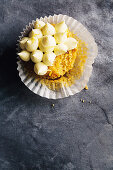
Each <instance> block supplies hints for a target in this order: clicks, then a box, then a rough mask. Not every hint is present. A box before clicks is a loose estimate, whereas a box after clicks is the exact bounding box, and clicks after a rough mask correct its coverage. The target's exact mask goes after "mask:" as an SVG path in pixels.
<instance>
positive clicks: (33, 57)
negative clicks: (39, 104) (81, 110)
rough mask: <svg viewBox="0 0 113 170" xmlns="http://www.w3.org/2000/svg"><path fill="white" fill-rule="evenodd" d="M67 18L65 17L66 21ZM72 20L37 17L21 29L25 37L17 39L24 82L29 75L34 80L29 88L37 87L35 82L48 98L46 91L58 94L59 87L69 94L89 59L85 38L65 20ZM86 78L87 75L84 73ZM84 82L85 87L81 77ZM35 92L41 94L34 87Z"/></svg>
mask: <svg viewBox="0 0 113 170" xmlns="http://www.w3.org/2000/svg"><path fill="white" fill-rule="evenodd" d="M56 18H57V22H56V20H55V19H56ZM66 18H68V19H67V20H66ZM58 20H59V21H58ZM71 20H74V19H72V18H70V17H68V16H63V15H58V16H57V15H54V16H53V17H52V16H50V17H48V18H47V17H45V19H42V18H41V19H40V20H39V19H36V21H35V22H33V23H32V25H30V26H29V27H28V29H26V30H25V31H24V35H25V36H22V38H21V39H20V40H19V49H18V51H19V52H18V56H19V60H20V62H18V63H19V64H21V66H22V67H21V68H22V69H23V70H24V71H25V72H26V73H27V77H28V78H27V79H26V76H25V79H24V82H25V81H26V80H27V81H28V79H29V78H30V80H31V79H33V81H32V82H29V83H31V84H32V85H31V86H32V88H31V87H30V89H31V90H32V91H34V89H36V88H37V87H36V82H37V86H39V83H40V86H41V89H40V90H41V91H42V93H43V95H42V96H44V93H45V95H46V96H44V97H47V98H50V97H49V96H50V94H49V93H54V95H56V96H57V94H60V93H61V91H62V90H63V91H67V89H68V94H63V97H67V95H70V94H69V93H71V95H72V94H73V93H74V92H72V90H71V88H73V85H74V86H76V84H77V83H78V81H79V80H80V79H81V78H82V76H83V73H84V71H85V64H86V61H88V45H87V42H88V41H86V42H85V41H84V40H82V38H81V37H79V36H78V35H77V33H78V30H77V32H76V29H75V30H74V31H73V30H71V24H72V23H71V22H68V21H71ZM66 22H67V24H66ZM74 22H75V20H74ZM69 23H70V24H69ZM72 25H73V24H72ZM75 25H77V23H76V24H75ZM75 28H76V26H75ZM89 38H90V37H89ZM93 43H94V42H93ZM94 45H95V44H94ZM93 58H94V57H93ZM91 67H92V64H91ZM89 70H90V69H89ZM23 74H24V73H23ZM28 75H29V76H28ZM86 77H88V76H87V75H86ZM83 82H84V87H85V85H86V82H85V81H84V80H83ZM82 88H83V85H82ZM45 89H46V91H45ZM69 90H70V92H69ZM78 91H79V89H78ZM78 91H77V92H78ZM35 93H37V94H39V95H40V91H39V90H38V91H37V92H36V90H35ZM47 94H48V96H47ZM74 94H75V93H74ZM64 95H65V96H64ZM60 96H62V93H61V94H60ZM51 98H55V97H51ZM56 98H59V97H56ZM61 98H62V97H61Z"/></svg>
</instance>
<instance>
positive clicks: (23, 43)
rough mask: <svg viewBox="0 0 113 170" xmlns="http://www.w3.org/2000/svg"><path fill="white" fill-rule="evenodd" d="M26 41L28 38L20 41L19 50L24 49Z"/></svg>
mask: <svg viewBox="0 0 113 170" xmlns="http://www.w3.org/2000/svg"><path fill="white" fill-rule="evenodd" d="M27 40H28V37H23V38H22V39H21V40H20V48H21V49H22V50H24V49H25V45H26V41H27Z"/></svg>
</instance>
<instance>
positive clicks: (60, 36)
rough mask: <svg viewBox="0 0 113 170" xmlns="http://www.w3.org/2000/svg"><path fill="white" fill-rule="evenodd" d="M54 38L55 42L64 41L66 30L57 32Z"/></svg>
mask: <svg viewBox="0 0 113 170" xmlns="http://www.w3.org/2000/svg"><path fill="white" fill-rule="evenodd" d="M54 37H55V40H56V43H58V44H60V43H64V42H65V41H66V40H67V33H66V32H64V33H63V32H57V33H56V34H55V35H54Z"/></svg>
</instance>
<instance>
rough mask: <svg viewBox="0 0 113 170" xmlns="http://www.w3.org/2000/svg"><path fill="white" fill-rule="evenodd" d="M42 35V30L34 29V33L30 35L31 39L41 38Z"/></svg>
mask: <svg viewBox="0 0 113 170" xmlns="http://www.w3.org/2000/svg"><path fill="white" fill-rule="evenodd" d="M42 36H43V35H42V31H41V30H40V29H32V31H31V32H30V33H29V37H30V38H31V37H37V38H41V37H42Z"/></svg>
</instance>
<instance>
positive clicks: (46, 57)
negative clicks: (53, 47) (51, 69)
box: [43, 52, 56, 66]
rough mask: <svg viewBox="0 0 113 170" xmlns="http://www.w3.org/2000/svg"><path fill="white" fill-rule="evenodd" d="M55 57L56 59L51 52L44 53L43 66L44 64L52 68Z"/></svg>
mask: <svg viewBox="0 0 113 170" xmlns="http://www.w3.org/2000/svg"><path fill="white" fill-rule="evenodd" d="M55 57H56V55H55V53H53V52H51V53H50V52H49V53H45V54H44V55H43V62H44V64H46V65H47V66H52V65H53V62H54V60H55Z"/></svg>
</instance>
